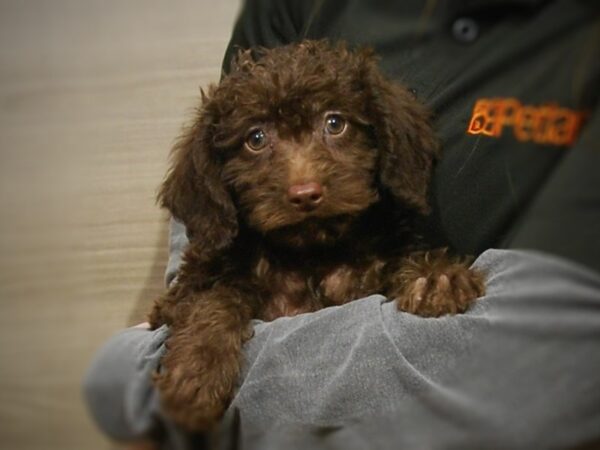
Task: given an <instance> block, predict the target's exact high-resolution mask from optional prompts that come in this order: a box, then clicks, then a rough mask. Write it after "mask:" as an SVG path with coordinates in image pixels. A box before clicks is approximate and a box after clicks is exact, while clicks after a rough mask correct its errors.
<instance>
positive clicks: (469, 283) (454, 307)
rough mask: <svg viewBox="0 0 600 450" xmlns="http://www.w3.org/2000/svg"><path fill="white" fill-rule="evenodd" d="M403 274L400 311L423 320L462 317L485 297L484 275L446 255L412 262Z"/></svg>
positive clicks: (398, 296) (398, 298)
mask: <svg viewBox="0 0 600 450" xmlns="http://www.w3.org/2000/svg"><path fill="white" fill-rule="evenodd" d="M400 272H401V273H400V275H399V276H398V278H397V281H398V282H399V284H400V285H399V286H397V290H396V295H395V296H394V297H395V300H396V305H397V306H398V309H400V310H402V311H406V312H409V313H413V314H417V315H419V316H423V317H439V316H442V315H444V314H457V313H462V312H464V311H466V309H467V308H468V307H469V305H470V303H471V302H472V301H473V300H475V299H476V298H477V297H481V296H482V295H483V294H484V293H485V283H484V277H483V274H482V273H481V272H478V271H476V270H474V269H470V268H469V267H468V265H467V263H466V262H462V261H460V260H452V259H450V258H448V257H447V255H446V252H445V251H439V252H435V253H431V254H424V255H422V256H420V257H418V258H416V259H410V260H409V261H407V264H406V265H405V266H404V267H403V268H402V269H401V271H400Z"/></svg>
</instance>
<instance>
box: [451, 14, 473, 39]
mask: <svg viewBox="0 0 600 450" xmlns="http://www.w3.org/2000/svg"><path fill="white" fill-rule="evenodd" d="M452 35H453V36H454V39H456V40H457V41H458V42H462V43H465V44H467V43H469V42H473V41H474V40H475V39H477V36H479V25H477V22H475V21H474V20H473V19H471V18H469V17H460V18H458V19H456V20H455V21H454V23H453V24H452Z"/></svg>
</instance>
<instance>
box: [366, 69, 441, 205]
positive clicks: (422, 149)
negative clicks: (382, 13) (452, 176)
mask: <svg viewBox="0 0 600 450" xmlns="http://www.w3.org/2000/svg"><path fill="white" fill-rule="evenodd" d="M366 74H367V75H366V77H367V89H369V90H370V105H369V107H370V108H369V109H370V110H369V111H368V114H369V116H370V119H371V123H372V124H373V128H374V131H375V138H376V139H377V144H378V147H379V152H380V154H379V158H380V159H379V176H380V182H381V184H382V185H383V186H384V187H385V188H386V189H387V190H389V192H390V193H391V194H392V196H393V197H395V198H397V199H399V200H400V201H402V202H403V203H404V204H405V205H407V206H410V207H412V208H414V209H415V210H416V211H418V212H419V213H421V214H427V213H428V212H429V210H430V208H429V205H428V202H427V189H428V186H429V182H430V180H431V175H432V170H433V163H434V160H435V159H436V157H437V156H438V152H439V144H438V141H437V139H436V138H435V136H434V133H433V130H432V128H431V126H430V125H429V115H428V113H427V110H426V109H425V107H424V106H422V105H421V104H420V103H419V102H418V101H417V100H416V99H415V98H414V96H413V95H412V94H411V93H410V92H409V91H408V90H407V89H406V88H404V87H403V86H401V85H400V84H397V83H395V82H392V81H390V80H388V79H386V78H385V77H384V76H383V75H382V74H381V72H380V70H379V68H378V67H377V62H376V60H375V59H374V58H370V60H369V61H368V68H367V71H366Z"/></svg>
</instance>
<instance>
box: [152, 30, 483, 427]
mask: <svg viewBox="0 0 600 450" xmlns="http://www.w3.org/2000/svg"><path fill="white" fill-rule="evenodd" d="M437 154H438V144H437V141H436V139H435V137H434V134H433V132H432V130H431V128H430V125H429V120H428V115H427V112H426V110H425V109H424V108H423V107H422V106H421V105H420V104H419V103H418V102H417V101H416V100H415V99H414V98H413V96H412V95H411V94H410V93H409V92H408V91H407V90H406V89H404V88H403V87H402V86H401V85H399V84H396V83H393V82H391V81H389V80H388V79H386V78H385V77H384V76H383V75H382V74H381V72H380V71H379V69H378V65H377V61H376V58H375V57H374V55H373V52H372V51H371V50H368V49H357V50H349V49H348V48H347V47H346V46H345V45H344V44H341V43H338V44H335V45H332V44H329V43H327V42H324V41H303V42H301V43H299V44H294V45H290V46H286V47H281V48H276V49H273V50H264V49H263V50H258V51H255V52H254V53H253V52H251V51H243V52H240V53H239V55H238V57H237V59H236V60H235V62H234V64H233V66H232V70H231V73H230V74H229V75H227V76H226V77H224V78H223V80H222V81H221V83H220V84H219V85H217V86H211V87H210V88H209V89H208V93H207V94H204V93H203V98H202V105H201V107H200V109H199V110H198V112H197V115H196V118H195V121H194V124H193V125H192V127H191V128H190V129H189V130H188V131H187V133H186V134H185V135H184V136H183V137H182V138H181V140H180V142H179V143H178V145H177V146H176V147H175V149H174V151H173V163H172V167H171V170H170V171H169V173H168V175H167V178H166V179H165V181H164V183H163V185H162V188H161V191H160V194H159V199H160V201H161V204H162V206H164V207H165V208H167V209H168V210H169V211H170V212H171V213H172V215H173V216H174V217H176V218H178V219H179V220H181V221H183V223H184V224H185V225H186V227H187V230H188V233H189V237H190V246H189V248H188V249H187V251H186V253H185V256H184V264H183V266H182V267H181V270H180V273H179V276H178V282H177V283H176V284H175V285H174V286H173V287H172V288H171V289H170V290H169V291H168V292H167V293H166V295H165V296H163V297H162V298H161V299H159V300H158V301H157V302H156V304H155V307H154V310H153V311H152V313H151V316H150V320H151V323H152V325H153V327H158V326H160V325H162V324H168V325H169V326H170V327H171V337H170V338H169V340H168V342H167V347H168V351H167V353H166V355H165V356H164V358H163V360H162V365H161V370H160V373H159V374H157V375H156V384H157V386H158V389H159V390H160V395H161V400H162V404H163V407H164V409H165V410H166V412H167V413H168V414H170V415H171V416H172V418H173V419H175V420H176V421H177V422H178V423H179V424H181V425H183V426H185V427H188V428H190V429H195V430H198V429H199V430H206V429H209V428H210V427H211V426H212V425H214V424H215V423H216V421H217V420H218V419H219V417H220V416H221V415H222V413H223V411H224V410H225V408H226V407H227V404H228V402H229V401H230V399H231V397H232V395H233V393H234V391H235V386H236V382H237V379H238V376H239V373H240V368H241V364H242V359H241V348H242V345H243V343H244V342H245V341H246V340H247V339H249V338H250V335H251V329H250V327H249V323H250V320H251V319H253V318H261V319H264V320H272V319H275V318H277V317H280V316H284V315H294V314H298V313H302V312H309V311H315V310H318V309H320V308H323V307H326V306H330V305H339V304H343V303H346V302H348V301H351V300H353V299H355V298H360V297H364V296H366V295H369V294H372V293H382V294H385V295H387V296H388V297H390V298H393V299H395V300H396V302H397V305H398V307H399V308H400V309H402V310H404V311H407V312H413V313H417V314H420V315H423V316H440V315H443V314H447V313H458V312H462V311H464V310H465V309H466V308H467V307H468V305H469V303H470V302H471V301H472V300H473V299H474V298H476V297H477V296H479V295H481V294H482V293H483V286H484V283H483V278H482V276H481V274H479V273H476V272H474V271H471V270H469V268H468V264H467V262H466V261H461V260H459V259H456V258H452V257H450V256H448V255H447V254H446V252H445V251H434V252H429V253H428V252H424V251H423V249H422V248H421V247H422V245H421V244H419V243H418V240H417V239H416V237H415V234H414V232H413V222H414V220H415V218H417V217H418V216H419V215H423V214H426V213H427V212H428V209H429V208H428V205H427V189H428V184H429V180H430V177H431V172H432V167H433V164H434V161H435V159H436V157H437Z"/></svg>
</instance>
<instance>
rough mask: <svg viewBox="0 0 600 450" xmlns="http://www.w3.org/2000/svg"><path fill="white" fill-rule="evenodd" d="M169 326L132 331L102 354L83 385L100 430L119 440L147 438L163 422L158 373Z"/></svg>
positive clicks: (118, 337)
mask: <svg viewBox="0 0 600 450" xmlns="http://www.w3.org/2000/svg"><path fill="white" fill-rule="evenodd" d="M167 335H168V330H167V328H166V327H161V328H159V329H157V330H154V331H150V330H148V329H147V328H146V327H144V326H143V324H142V326H138V327H132V328H128V329H126V330H123V331H121V332H120V333H118V334H116V335H115V336H113V337H112V338H111V339H110V340H109V341H108V342H106V344H104V346H103V347H102V348H101V349H100V350H99V351H98V353H97V354H96V356H95V358H94V360H93V362H92V364H91V365H90V367H89V368H88V371H87V373H86V375H85V378H84V382H83V394H84V399H85V401H86V403H87V405H88V408H89V411H90V413H91V415H92V417H93V418H94V420H95V422H96V424H97V425H98V426H99V428H100V429H101V430H102V431H103V432H104V433H105V434H106V435H107V436H109V437H111V438H112V439H115V440H117V441H133V440H141V439H144V438H146V437H148V435H149V434H150V433H151V432H152V431H153V430H154V427H155V425H156V423H157V421H159V420H161V419H160V413H159V404H158V394H157V392H156V391H155V390H154V389H153V388H152V374H153V373H154V371H155V370H156V369H157V368H158V365H159V362H160V358H161V356H162V355H163V353H164V345H163V344H164V341H165V340H166V338H167Z"/></svg>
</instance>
